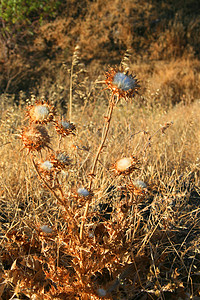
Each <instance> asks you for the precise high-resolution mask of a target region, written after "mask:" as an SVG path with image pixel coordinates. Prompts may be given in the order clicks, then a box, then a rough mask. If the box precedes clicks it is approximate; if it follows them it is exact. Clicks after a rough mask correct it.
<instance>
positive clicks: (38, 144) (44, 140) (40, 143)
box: [20, 125, 50, 151]
mask: <svg viewBox="0 0 200 300" xmlns="http://www.w3.org/2000/svg"><path fill="white" fill-rule="evenodd" d="M20 137H21V139H22V142H23V144H24V148H27V149H28V150H29V151H34V150H36V151H40V150H41V149H43V148H49V144H50V137H49V134H48V132H47V130H46V128H45V127H44V126H41V125H31V126H30V127H26V128H24V129H23V130H22V133H21V135H20Z"/></svg>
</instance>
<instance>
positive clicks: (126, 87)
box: [105, 68, 139, 101]
mask: <svg viewBox="0 0 200 300" xmlns="http://www.w3.org/2000/svg"><path fill="white" fill-rule="evenodd" d="M105 76H106V80H105V83H106V84H107V86H108V89H109V90H110V91H111V93H112V94H113V95H117V97H118V98H119V99H120V98H124V99H125V100H126V101H128V100H129V99H131V98H132V97H134V95H135V93H137V91H138V88H139V84H138V80H137V79H136V78H135V76H133V75H131V74H128V73H125V72H124V70H123V69H121V70H120V69H119V68H110V69H109V71H108V72H106V74H105Z"/></svg>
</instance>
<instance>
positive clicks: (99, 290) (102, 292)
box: [97, 288, 107, 297]
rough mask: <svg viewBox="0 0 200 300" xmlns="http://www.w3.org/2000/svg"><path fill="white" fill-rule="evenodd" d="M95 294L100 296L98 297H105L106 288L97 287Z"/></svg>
mask: <svg viewBox="0 0 200 300" xmlns="http://www.w3.org/2000/svg"><path fill="white" fill-rule="evenodd" d="M97 294H98V296H100V297H105V296H106V294H107V292H106V290H104V289H102V288H99V289H98V290H97Z"/></svg>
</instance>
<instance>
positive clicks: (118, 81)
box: [113, 72, 136, 92]
mask: <svg viewBox="0 0 200 300" xmlns="http://www.w3.org/2000/svg"><path fill="white" fill-rule="evenodd" d="M135 83H136V80H135V79H134V78H133V77H131V76H128V75H126V74H124V73H121V72H118V73H116V74H115V76H114V78H113V85H114V86H117V87H118V88H119V89H121V90H123V91H125V92H126V91H129V90H132V89H134V88H135Z"/></svg>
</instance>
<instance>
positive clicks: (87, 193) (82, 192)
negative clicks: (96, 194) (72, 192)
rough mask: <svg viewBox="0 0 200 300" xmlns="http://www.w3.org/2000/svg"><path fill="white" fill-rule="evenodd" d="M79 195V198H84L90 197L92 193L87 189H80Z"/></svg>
mask: <svg viewBox="0 0 200 300" xmlns="http://www.w3.org/2000/svg"><path fill="white" fill-rule="evenodd" d="M77 193H78V195H79V196H82V197H87V196H89V195H90V192H89V191H88V190H87V189H85V188H79V189H78V190H77Z"/></svg>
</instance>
